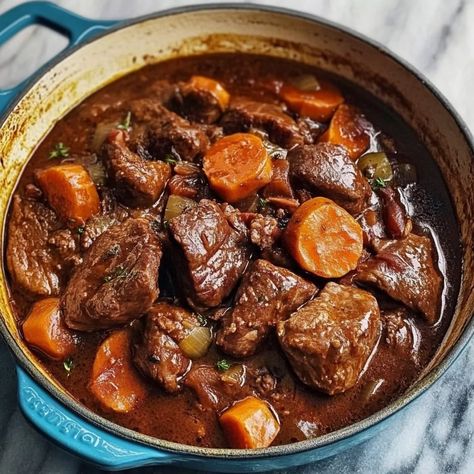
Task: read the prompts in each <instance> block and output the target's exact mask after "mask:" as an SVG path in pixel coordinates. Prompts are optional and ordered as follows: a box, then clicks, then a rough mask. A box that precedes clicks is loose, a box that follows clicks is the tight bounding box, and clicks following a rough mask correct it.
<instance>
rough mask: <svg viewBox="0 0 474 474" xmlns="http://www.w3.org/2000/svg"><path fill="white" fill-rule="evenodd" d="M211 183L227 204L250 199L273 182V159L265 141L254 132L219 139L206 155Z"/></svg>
mask: <svg viewBox="0 0 474 474" xmlns="http://www.w3.org/2000/svg"><path fill="white" fill-rule="evenodd" d="M203 169H204V173H205V174H206V176H207V179H208V180H209V184H210V186H211V188H212V189H213V191H215V192H216V193H217V194H218V195H219V196H220V197H221V198H222V199H224V200H225V201H228V202H231V203H234V202H237V201H240V200H241V199H244V198H246V197H247V196H250V195H251V194H253V193H254V192H255V191H257V190H258V189H260V188H261V187H263V186H265V185H266V184H268V183H269V182H270V181H271V179H272V160H271V158H270V157H269V155H268V153H267V151H266V149H265V146H264V145H263V142H262V140H261V139H260V138H259V137H257V136H256V135H252V134H250V133H236V134H234V135H228V136H226V137H224V138H221V139H220V140H218V141H217V142H216V143H214V145H212V146H211V148H209V150H208V151H207V153H206V155H205V156H204V166H203Z"/></svg>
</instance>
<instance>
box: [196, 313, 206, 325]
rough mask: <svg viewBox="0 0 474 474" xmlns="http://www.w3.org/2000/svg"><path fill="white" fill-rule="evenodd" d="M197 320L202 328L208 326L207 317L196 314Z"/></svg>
mask: <svg viewBox="0 0 474 474" xmlns="http://www.w3.org/2000/svg"><path fill="white" fill-rule="evenodd" d="M196 318H197V320H198V321H199V324H200V325H201V326H206V325H207V318H206V316H203V315H202V314H199V313H196Z"/></svg>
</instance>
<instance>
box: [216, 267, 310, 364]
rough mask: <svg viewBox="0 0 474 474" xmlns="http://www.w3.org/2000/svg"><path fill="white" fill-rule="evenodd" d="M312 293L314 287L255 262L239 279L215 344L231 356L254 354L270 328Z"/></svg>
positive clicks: (292, 275)
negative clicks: (231, 304)
mask: <svg viewBox="0 0 474 474" xmlns="http://www.w3.org/2000/svg"><path fill="white" fill-rule="evenodd" d="M315 292H316V286H315V285H313V284H312V283H309V282H308V281H306V280H304V279H303V278H301V277H299V276H298V275H295V274H294V273H293V272H290V271H289V270H287V269H286V268H280V267H276V266H275V265H273V264H271V263H270V262H268V261H266V260H256V261H255V262H254V263H253V264H252V266H251V267H250V268H249V269H248V271H247V272H246V273H245V275H244V278H243V279H242V283H241V285H240V287H239V290H238V292H237V296H236V299H235V304H234V307H233V308H232V309H231V310H230V311H228V312H226V314H225V315H224V318H223V320H222V327H221V329H220V330H219V332H218V333H217V339H216V342H217V345H218V346H219V347H220V348H221V349H222V350H223V351H224V352H226V353H227V354H230V355H232V356H233V357H246V356H249V355H252V354H254V353H255V352H256V350H257V349H258V347H259V345H260V344H261V342H262V341H263V340H264V339H265V338H266V336H267V335H268V334H269V332H270V331H271V329H272V328H273V327H274V326H275V325H276V324H277V323H278V322H279V321H282V320H284V319H286V318H287V317H288V316H289V315H290V314H291V313H292V312H293V311H295V310H296V309H297V308H298V307H299V306H301V305H302V304H303V303H306V301H308V300H309V299H310V298H311V297H312V296H313V295H314V293H315Z"/></svg>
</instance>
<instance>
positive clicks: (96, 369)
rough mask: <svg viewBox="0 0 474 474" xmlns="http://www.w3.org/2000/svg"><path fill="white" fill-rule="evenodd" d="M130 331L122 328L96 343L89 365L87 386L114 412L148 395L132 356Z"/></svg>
mask: <svg viewBox="0 0 474 474" xmlns="http://www.w3.org/2000/svg"><path fill="white" fill-rule="evenodd" d="M130 345H131V333H130V331H129V330H127V329H121V330H120V331H116V332H114V333H113V334H112V335H110V336H109V337H108V338H107V339H106V340H105V341H104V342H103V343H102V344H101V345H100V347H99V349H98V350H97V354H96V356H95V360H94V365H93V366H92V379H91V382H90V385H89V387H90V390H91V392H92V393H93V394H94V396H95V397H96V398H97V400H99V402H100V403H101V404H102V405H104V406H105V407H106V408H109V409H111V410H113V411H115V412H119V413H128V412H129V411H130V410H132V409H133V408H134V407H135V406H136V405H137V404H138V403H139V402H140V401H141V400H143V399H144V398H145V397H146V395H147V388H146V385H145V383H144V382H143V381H142V379H141V378H140V376H139V375H138V373H137V371H136V369H135V367H134V366H133V363H132V357H131V348H130Z"/></svg>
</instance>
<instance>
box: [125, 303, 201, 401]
mask: <svg viewBox="0 0 474 474" xmlns="http://www.w3.org/2000/svg"><path fill="white" fill-rule="evenodd" d="M141 322H142V326H141V328H140V333H139V336H138V338H137V340H136V342H135V344H134V357H133V361H134V363H135V365H136V366H137V368H138V369H139V370H140V372H142V373H143V374H144V375H145V376H147V377H148V378H150V379H152V380H153V381H154V382H156V383H157V384H159V385H160V386H161V387H163V388H164V389H165V390H166V391H167V392H170V393H173V392H177V391H178V390H179V389H180V384H179V382H180V380H181V378H182V377H183V376H184V375H185V374H186V372H187V371H188V370H189V368H190V366H191V360H190V359H188V358H187V357H186V356H185V355H184V354H183V352H182V351H181V349H180V348H179V343H180V342H181V341H182V340H183V339H184V338H185V337H186V336H187V335H188V334H189V332H190V331H191V330H192V329H193V328H195V327H197V326H199V321H198V320H197V318H196V316H194V315H193V314H192V313H190V312H188V311H186V310H184V309H183V308H180V307H179V306H174V305H171V304H169V303H164V302H160V303H156V304H155V305H153V306H152V308H151V309H150V310H149V311H148V313H147V314H146V316H145V317H144V318H143V320H142V321H141Z"/></svg>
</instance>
